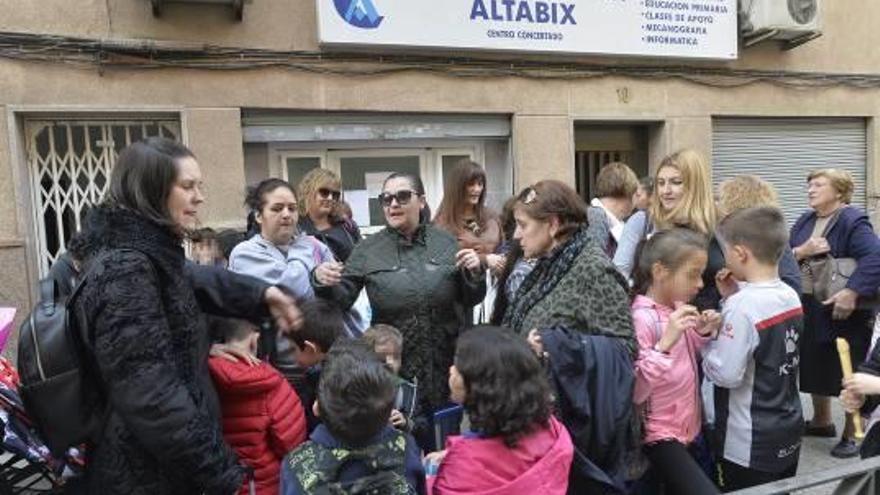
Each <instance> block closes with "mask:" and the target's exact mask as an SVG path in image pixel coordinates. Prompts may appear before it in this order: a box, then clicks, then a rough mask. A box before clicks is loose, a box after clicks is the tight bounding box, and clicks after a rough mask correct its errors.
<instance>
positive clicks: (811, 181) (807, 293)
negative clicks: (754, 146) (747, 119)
mask: <svg viewBox="0 0 880 495" xmlns="http://www.w3.org/2000/svg"><path fill="white" fill-rule="evenodd" d="M807 184H808V187H807V195H808V199H809V205H810V208H811V210H810V211H807V212H806V213H804V214H803V215H802V216H801V217H800V218H799V219H798V221H797V222H796V223H795V224H794V226H792V228H791V237H790V241H789V242H790V243H791V246H792V251H793V253H794V256H795V258H797V259H798V261H800V262H805V261H807V260H809V259H810V258H812V257H815V256H820V255H824V254H827V253H830V254H831V255H832V256H834V257H835V258H855V260H856V263H857V268H856V270H855V272H854V273H853V276H852V278H850V279H849V282H847V284H846V288H845V289H843V290H841V291H840V292H838V293H836V294H834V295H832V296H831V297H830V298H828V299H827V300H825V301H820V300H818V299H816V298H815V297H814V295H813V287H812V286H811V285H812V284H811V280H810V279H809V277H805V278H804V284H803V299H802V300H803V303H804V311H805V328H804V336H803V338H802V339H801V362H800V370H801V376H800V379H801V380H800V387H801V391H802V392H809V393H810V394H812V397H813V411H814V412H813V419H812V420H810V421H809V422H808V423H807V425H806V427H805V430H804V433H805V434H806V435H814V436H822V437H834V436H836V429H835V427H834V423H833V421H832V418H831V404H830V399H829V397H832V396H837V395H838V394H839V393H840V388H841V379H842V376H841V371H840V366H839V365H838V364H837V362H838V357H837V351H836V349H835V345H834V339H835V338H836V337H843V338H845V339H846V340H847V342H849V346H850V350H851V354H852V359H853V362H854V364H856V365H857V364H858V363H860V362H862V361H863V360H864V359H865V358H866V357H867V354H868V347H869V344H870V339H871V331H872V324H873V322H874V311H872V310H870V309H861V308H858V307H857V304H858V301H859V298H860V297H870V296H873V295H875V294H876V293H877V288H878V286H880V240H878V239H877V235H876V234H875V233H874V230H873V228H872V227H871V223H870V222H869V220H868V217H867V215H865V212H863V211H861V210H859V209H857V208H854V207H852V206H849V202H850V200H851V199H852V195H853V190H854V188H855V187H854V183H853V180H852V176H851V175H850V174H849V172H846V171H843V170H837V169H823V170H817V171H815V172H812V173H811V174H810V175H809V176H808V177H807ZM831 455H832V456H834V457H854V456H856V455H858V446H857V445H856V444H855V442H854V440H853V430H852V421H851V417H850V416H849V415H847V421H846V425H845V426H844V429H843V435H842V437H841V439H840V442H839V443H838V444H837V445H836V446H835V447H834V449H833V450H832V451H831Z"/></svg>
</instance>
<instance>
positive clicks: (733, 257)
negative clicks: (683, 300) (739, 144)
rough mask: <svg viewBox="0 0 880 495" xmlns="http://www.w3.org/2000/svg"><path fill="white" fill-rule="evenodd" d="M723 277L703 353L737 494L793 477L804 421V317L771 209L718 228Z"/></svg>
mask: <svg viewBox="0 0 880 495" xmlns="http://www.w3.org/2000/svg"><path fill="white" fill-rule="evenodd" d="M717 236H718V238H719V239H720V241H721V246H722V249H723V250H724V258H725V260H726V263H727V270H726V271H722V272H719V274H718V276H717V277H716V280H717V285H718V291H719V293H720V294H721V296H722V298H723V299H722V301H723V303H722V309H721V315H722V319H723V324H722V327H721V331H720V332H719V334H718V338H717V339H716V340H713V341H712V342H709V343H708V344H707V345H706V347H705V348H704V349H703V371H704V372H705V375H706V379H707V380H709V381H711V382H712V383H714V384H715V387H714V406H715V414H714V417H715V431H716V432H717V433H718V436H719V438H718V440H719V441H718V445H719V446H720V452H718V456H719V458H720V461H719V466H718V467H719V473H718V474H719V479H720V481H721V487H722V489H723V490H724V491H725V492H727V491H734V490H741V489H744V488H748V487H751V486H755V485H760V484H763V483H769V482H772V481H777V480H781V479H784V478H789V477H792V476H794V475H795V474H796V472H797V465H798V458H799V457H800V446H801V435H802V433H803V427H804V418H803V413H802V410H801V400H800V395H799V394H798V384H797V378H798V362H799V357H800V354H799V345H798V341H799V339H800V335H801V333H802V332H803V327H804V312H803V307H802V306H801V300H800V298H799V297H798V295H797V293H796V292H795V291H794V289H792V288H791V287H789V286H788V285H786V284H785V283H784V282H782V280H780V278H779V260H780V258H781V257H782V251H783V250H784V249H788V247H787V246H788V229H787V228H786V225H785V220H784V218H783V216H782V212H781V211H780V210H778V209H776V208H771V207H759V208H747V209H744V210H739V211H737V212H735V213H732V214H731V215H729V216H728V217H726V218H725V219H724V220H723V221H722V222H721V224H720V225H719V227H718V232H717Z"/></svg>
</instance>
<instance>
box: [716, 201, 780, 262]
mask: <svg viewBox="0 0 880 495" xmlns="http://www.w3.org/2000/svg"><path fill="white" fill-rule="evenodd" d="M718 237H719V238H720V240H721V242H722V243H724V244H727V245H728V246H735V245H742V246H745V247H747V248H749V250H750V251H751V252H752V254H753V255H754V256H755V259H757V260H758V261H760V262H761V263H764V264H767V265H775V264H777V263H779V259H780V258H781V257H782V252H783V250H784V249H785V248H786V247H787V246H788V229H786V228H785V217H783V215H782V211H780V210H779V208H774V207H772V206H759V207H756V208H746V209H743V210H739V211H735V212H733V213H731V214H730V215H728V216H727V218H725V219H724V220H722V221H721V224H720V225H719V226H718Z"/></svg>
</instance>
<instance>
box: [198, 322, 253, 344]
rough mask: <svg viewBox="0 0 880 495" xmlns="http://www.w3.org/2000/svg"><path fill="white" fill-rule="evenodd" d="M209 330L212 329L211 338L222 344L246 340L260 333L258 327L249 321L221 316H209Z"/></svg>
mask: <svg viewBox="0 0 880 495" xmlns="http://www.w3.org/2000/svg"><path fill="white" fill-rule="evenodd" d="M208 328H209V329H210V333H211V337H212V338H213V339H215V340H217V341H220V342H232V341H238V340H244V339H246V338H248V337H249V336H250V335H251V334H253V333H254V332H258V331H259V329H258V328H257V325H255V324H253V323H251V322H249V321H247V320H242V319H239V318H224V317H220V316H209V317H208Z"/></svg>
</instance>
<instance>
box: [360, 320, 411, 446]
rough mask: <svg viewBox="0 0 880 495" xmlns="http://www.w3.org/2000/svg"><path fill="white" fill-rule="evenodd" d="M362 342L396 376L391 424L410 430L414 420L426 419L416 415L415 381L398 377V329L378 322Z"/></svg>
mask: <svg viewBox="0 0 880 495" xmlns="http://www.w3.org/2000/svg"><path fill="white" fill-rule="evenodd" d="M363 338H364V342H366V343H367V344H368V345H369V346H370V347H371V348H372V349H373V351H374V352H375V353H376V354H377V355H378V356H379V357H380V358H382V360H383V361H385V366H386V367H388V369H389V370H390V371H391V372H392V373H394V374H395V375H396V376H397V394H396V396H395V398H394V409H392V410H391V419H390V421H391V425H392V426H394V427H395V428H397V429H399V430H403V431H406V432H411V431H412V428H413V423H414V422H415V421H427V419H425V418H418V417H417V416H416V409H417V404H418V387H417V386H416V384H415V383H412V382H409V381H407V380H404V379H403V378H401V377H400V375H399V374H400V364H401V362H402V359H403V356H402V353H403V335H401V333H400V330H398V329H397V328H395V327H393V326H391V325H385V324H382V323H379V324H377V325H373V326H371V327H370V328H368V329H367V331H366V332H364V337H363Z"/></svg>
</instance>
